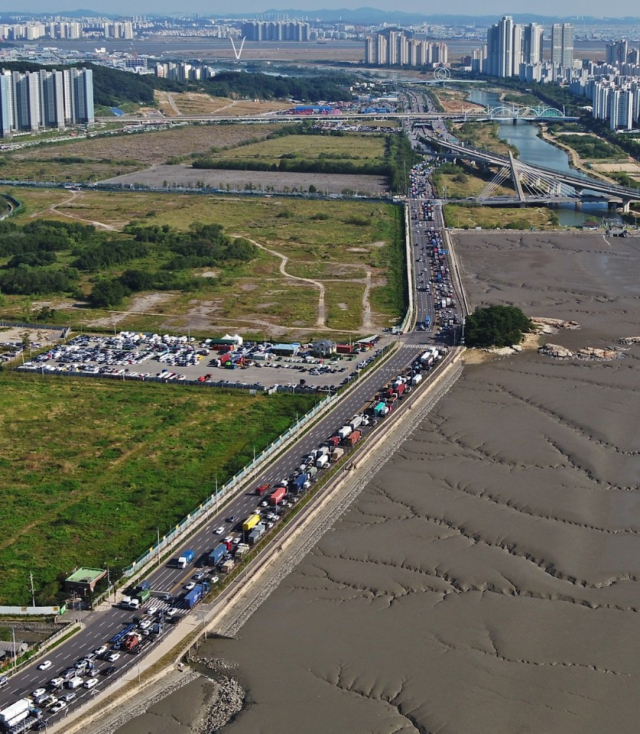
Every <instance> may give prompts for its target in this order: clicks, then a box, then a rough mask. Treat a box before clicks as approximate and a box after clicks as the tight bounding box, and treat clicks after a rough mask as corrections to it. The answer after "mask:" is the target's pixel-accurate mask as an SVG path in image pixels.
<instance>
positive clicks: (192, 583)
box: [184, 581, 196, 591]
mask: <svg viewBox="0 0 640 734" xmlns="http://www.w3.org/2000/svg"><path fill="white" fill-rule="evenodd" d="M184 588H185V590H186V591H191V589H195V588H196V584H195V581H189V583H188V584H185V585H184Z"/></svg>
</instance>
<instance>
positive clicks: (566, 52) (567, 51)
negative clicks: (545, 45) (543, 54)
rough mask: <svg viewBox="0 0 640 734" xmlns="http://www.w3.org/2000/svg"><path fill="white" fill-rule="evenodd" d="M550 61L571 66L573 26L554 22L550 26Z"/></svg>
mask: <svg viewBox="0 0 640 734" xmlns="http://www.w3.org/2000/svg"><path fill="white" fill-rule="evenodd" d="M551 63H552V64H553V65H554V66H561V67H562V68H563V69H568V68H571V67H572V66H573V26H572V25H571V23H554V24H553V26H552V27H551Z"/></svg>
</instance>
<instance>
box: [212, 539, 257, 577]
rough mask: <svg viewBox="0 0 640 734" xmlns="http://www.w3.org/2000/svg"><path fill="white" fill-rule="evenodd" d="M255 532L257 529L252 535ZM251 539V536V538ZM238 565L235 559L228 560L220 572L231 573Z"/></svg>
mask: <svg viewBox="0 0 640 734" xmlns="http://www.w3.org/2000/svg"><path fill="white" fill-rule="evenodd" d="M254 532H255V528H254V529H253V530H252V531H251V533H254ZM249 537H251V535H250V536H249ZM235 565H236V562H235V561H234V560H233V558H227V560H226V561H225V562H224V563H223V564H222V566H220V571H222V573H231V571H233V567H234V566H235Z"/></svg>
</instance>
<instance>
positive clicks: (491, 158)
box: [430, 137, 640, 212]
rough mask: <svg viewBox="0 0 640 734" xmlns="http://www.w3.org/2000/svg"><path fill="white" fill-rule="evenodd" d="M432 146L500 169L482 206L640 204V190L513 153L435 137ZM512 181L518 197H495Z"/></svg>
mask: <svg viewBox="0 0 640 734" xmlns="http://www.w3.org/2000/svg"><path fill="white" fill-rule="evenodd" d="M430 142H433V143H434V144H436V145H438V146H440V147H441V148H444V149H445V150H448V151H449V152H450V153H451V154H453V155H454V157H456V158H462V159H465V160H472V161H475V162H478V163H483V164H485V165H489V166H493V167H497V169H498V172H497V173H496V174H495V176H494V177H493V179H492V180H491V181H489V182H488V183H487V185H486V186H485V188H484V189H483V190H482V191H481V192H480V194H479V195H478V197H477V200H478V202H480V203H481V204H485V205H488V206H491V205H493V206H505V205H506V204H519V205H521V206H524V205H527V204H531V205H533V204H535V205H541V204H553V203H560V202H567V201H574V202H582V201H603V200H604V201H607V202H609V203H619V204H621V205H622V210H623V211H624V212H628V211H629V206H630V204H631V202H635V201H640V190H639V189H630V188H627V187H625V186H616V185H615V184H610V183H607V182H606V181H601V180H598V179H595V178H587V177H586V176H580V175H579V174H577V173H575V174H574V173H565V172H563V171H556V170H554V169H553V168H545V167H543V166H533V165H531V164H530V163H524V162H523V161H520V160H518V159H517V158H514V157H513V154H512V153H511V151H509V155H508V156H503V155H499V154H498V153H491V152H489V151H485V150H478V149H476V148H471V147H469V146H466V145H465V144H464V143H458V142H452V141H450V140H444V139H442V138H437V139H436V138H434V137H431V138H430ZM508 179H510V180H511V181H512V183H513V187H514V189H515V193H516V195H515V196H514V197H506V196H499V197H494V196H493V194H494V193H495V191H496V190H497V188H498V187H499V186H500V185H501V184H503V183H504V182H505V181H507V180H508Z"/></svg>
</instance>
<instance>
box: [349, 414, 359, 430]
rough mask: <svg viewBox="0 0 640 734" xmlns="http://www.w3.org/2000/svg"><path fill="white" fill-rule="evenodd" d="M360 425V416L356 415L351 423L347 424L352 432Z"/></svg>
mask: <svg viewBox="0 0 640 734" xmlns="http://www.w3.org/2000/svg"><path fill="white" fill-rule="evenodd" d="M361 425H362V416H361V415H356V416H354V417H353V418H352V419H351V423H349V426H350V428H351V430H352V431H355V430H356V428H359V427H360V426H361Z"/></svg>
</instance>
